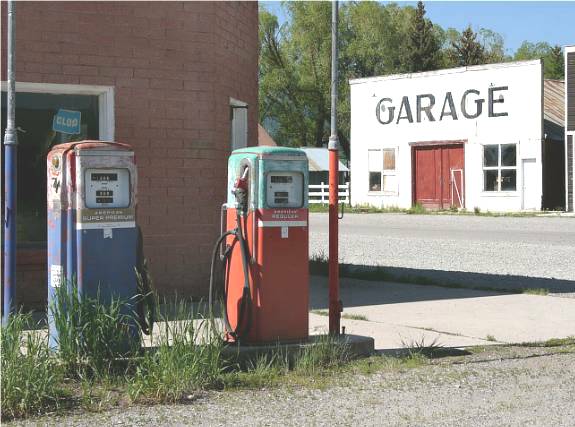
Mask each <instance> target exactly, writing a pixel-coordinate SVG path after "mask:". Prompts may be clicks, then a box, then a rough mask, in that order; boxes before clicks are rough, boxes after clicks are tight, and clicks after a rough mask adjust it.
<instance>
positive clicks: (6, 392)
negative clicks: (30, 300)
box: [1, 313, 63, 419]
mask: <svg viewBox="0 0 575 427" xmlns="http://www.w3.org/2000/svg"><path fill="white" fill-rule="evenodd" d="M30 321H31V317H30V316H29V315H23V314H21V313H17V314H14V315H13V316H11V317H10V319H9V321H8V323H7V325H6V326H2V338H1V342H2V349H1V352H2V358H1V359H2V362H1V366H2V380H1V383H2V387H1V389H2V391H1V392H2V399H1V402H2V403H1V404H2V419H9V418H14V417H25V416H29V415H35V414H39V413H41V412H43V411H44V410H46V408H53V407H55V406H57V404H58V401H59V398H60V397H62V396H63V390H62V389H61V388H60V384H61V381H62V379H63V375H62V370H61V368H60V366H59V365H58V363H57V362H56V360H55V359H54V358H53V357H52V356H51V354H50V351H49V349H48V342H47V337H46V335H45V334H43V335H42V334H41V333H40V332H38V331H26V332H25V331H24V328H25V327H26V326H27V325H28V324H29V323H30Z"/></svg>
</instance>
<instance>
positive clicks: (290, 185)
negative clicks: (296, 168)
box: [266, 172, 303, 208]
mask: <svg viewBox="0 0 575 427" xmlns="http://www.w3.org/2000/svg"><path fill="white" fill-rule="evenodd" d="M266 187H267V190H266V204H267V206H268V207H270V208H301V207H302V206H303V175H302V174H301V173H300V172H270V173H268V175H267V182H266Z"/></svg>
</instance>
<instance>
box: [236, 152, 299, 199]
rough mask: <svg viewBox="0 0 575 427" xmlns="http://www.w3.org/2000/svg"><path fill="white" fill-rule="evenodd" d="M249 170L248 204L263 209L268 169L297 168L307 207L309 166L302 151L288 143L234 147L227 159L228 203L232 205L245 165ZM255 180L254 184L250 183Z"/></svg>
mask: <svg viewBox="0 0 575 427" xmlns="http://www.w3.org/2000/svg"><path fill="white" fill-rule="evenodd" d="M246 165H247V166H248V167H249V168H250V172H249V188H250V195H249V201H248V204H249V208H250V209H266V208H268V207H267V205H266V200H265V199H266V177H267V174H268V173H270V172H299V173H301V174H302V175H303V189H302V190H303V196H304V197H303V206H302V208H307V207H308V190H307V189H308V184H309V166H308V160H307V156H306V154H305V152H303V151H302V150H299V149H297V148H290V147H269V146H261V147H246V148H240V149H238V150H234V151H233V152H232V154H231V155H230V158H229V160H228V191H227V206H228V207H229V208H231V207H234V206H235V197H234V195H233V194H232V190H233V188H234V184H235V182H236V179H237V178H238V177H239V176H240V174H241V172H242V170H243V168H244V167H245V166H246ZM254 182H255V183H256V185H253V184H254Z"/></svg>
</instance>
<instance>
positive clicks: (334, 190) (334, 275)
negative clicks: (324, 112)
mask: <svg viewBox="0 0 575 427" xmlns="http://www.w3.org/2000/svg"><path fill="white" fill-rule="evenodd" d="M331 5H332V6H331V134H330V137H329V144H328V150H329V333H330V335H339V333H340V320H341V311H342V304H341V301H340V299H339V255H338V232H339V231H338V221H339V219H338V213H337V205H338V192H339V179H338V178H339V139H338V137H337V21H338V2H337V0H334V1H333V2H332V4H331Z"/></svg>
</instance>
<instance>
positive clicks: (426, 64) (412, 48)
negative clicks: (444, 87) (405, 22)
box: [405, 1, 440, 72]
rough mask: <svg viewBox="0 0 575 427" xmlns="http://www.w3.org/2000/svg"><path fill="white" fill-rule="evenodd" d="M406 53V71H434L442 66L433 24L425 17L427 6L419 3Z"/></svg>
mask: <svg viewBox="0 0 575 427" xmlns="http://www.w3.org/2000/svg"><path fill="white" fill-rule="evenodd" d="M407 40H408V42H407V46H406V51H405V69H406V70H407V71H410V72H418V71H428V70H434V69H436V68H437V67H438V65H439V64H440V43H439V40H438V37H437V34H436V31H435V30H434V27H433V24H432V23H431V21H430V20H429V19H427V18H426V17H425V6H424V5H423V2H422V1H419V2H417V9H416V11H415V14H414V15H413V18H412V19H411V31H410V33H409V37H408V39H407Z"/></svg>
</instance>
